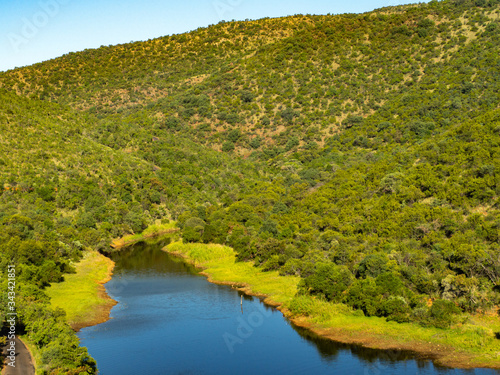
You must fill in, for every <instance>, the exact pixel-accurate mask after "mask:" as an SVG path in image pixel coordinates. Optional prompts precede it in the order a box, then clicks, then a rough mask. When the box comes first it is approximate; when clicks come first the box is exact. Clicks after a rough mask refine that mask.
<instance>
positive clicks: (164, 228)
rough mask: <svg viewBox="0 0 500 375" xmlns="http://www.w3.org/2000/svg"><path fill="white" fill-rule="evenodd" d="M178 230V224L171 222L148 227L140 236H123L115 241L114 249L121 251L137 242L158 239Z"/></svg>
mask: <svg viewBox="0 0 500 375" xmlns="http://www.w3.org/2000/svg"><path fill="white" fill-rule="evenodd" d="M177 230H178V228H176V222H175V221H171V222H169V223H167V224H153V225H150V226H148V227H147V228H146V229H145V230H144V231H143V232H142V233H138V234H129V235H126V236H123V237H121V238H117V239H115V240H113V243H112V245H111V246H112V247H114V248H115V249H119V248H121V247H124V246H129V245H132V244H134V243H136V242H139V241H143V240H145V239H147V238H151V237H156V236H159V235H161V234H165V233H169V232H175V231H177Z"/></svg>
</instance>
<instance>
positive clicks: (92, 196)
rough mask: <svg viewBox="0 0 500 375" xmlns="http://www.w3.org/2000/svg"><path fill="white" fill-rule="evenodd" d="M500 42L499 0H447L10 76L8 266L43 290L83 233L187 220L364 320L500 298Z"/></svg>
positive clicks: (255, 27) (432, 320)
mask: <svg viewBox="0 0 500 375" xmlns="http://www.w3.org/2000/svg"><path fill="white" fill-rule="evenodd" d="M499 46H500V6H499V3H498V1H496V0H489V1H486V0H485V1H483V0H481V1H480V0H477V1H468V0H459V1H450V0H447V1H441V2H436V1H431V2H430V3H428V4H419V5H408V6H401V7H389V8H383V9H379V10H376V11H373V12H370V13H366V14H361V15H352V14H350V15H335V16H333V15H326V16H293V17H286V18H279V19H263V20H258V21H247V22H230V23H227V22H223V23H219V24H217V25H213V26H210V27H208V28H203V29H198V30H196V31H193V32H191V33H188V34H182V35H174V36H169V37H164V38H159V39H155V40H150V41H147V42H142V43H131V44H125V45H120V46H109V47H101V48H100V49H97V50H87V51H83V52H80V53H72V54H69V55H66V56H63V57H61V58H59V59H55V60H51V61H47V62H44V63H40V64H36V65H33V66H30V67H25V68H21V69H15V70H12V71H9V72H6V73H1V74H0V86H1V87H2V89H1V90H2V91H0V96H1V98H0V99H1V100H0V126H1V127H2V132H1V134H0V142H1V145H2V147H1V149H0V165H1V167H2V168H1V169H0V186H1V184H2V183H3V191H2V195H1V196H0V205H1V207H2V209H1V210H0V223H1V225H2V226H3V230H2V232H1V233H2V234H1V235H0V246H1V248H2V251H1V256H2V262H3V263H4V264H7V262H9V261H10V260H11V258H12V257H13V258H14V261H15V262H16V264H19V265H20V266H19V269H20V278H21V280H22V284H24V283H25V284H26V285H27V287H26V296H28V295H30V294H31V295H37V296H38V297H37V298H39V299H40V301H42V300H43V301H45V300H46V299H45V297H43V293H42V292H41V290H42V289H41V288H43V287H44V285H46V284H47V283H48V282H51V281H56V280H58V279H60V277H61V273H63V272H66V271H67V270H68V269H69V268H70V267H69V266H68V261H69V260H70V259H77V258H78V257H79V254H80V251H81V249H82V248H83V247H85V246H89V247H94V248H98V249H106V248H107V246H108V245H109V240H110V239H111V238H113V237H116V236H120V235H122V234H124V233H130V232H134V231H135V232H137V231H140V230H142V229H143V228H145V226H146V225H148V224H151V223H153V222H154V221H155V220H162V219H163V220H165V219H175V220H177V221H178V223H179V225H180V227H181V228H182V235H183V238H184V240H185V241H190V242H200V241H201V242H207V243H209V242H217V243H222V244H227V245H230V246H232V247H233V248H234V249H235V250H236V252H237V253H238V257H239V259H251V260H253V261H254V262H255V263H256V264H257V265H261V266H262V267H263V268H264V269H265V270H279V272H281V273H282V274H292V275H298V276H301V277H302V278H303V281H302V282H301V284H300V291H299V292H300V293H305V294H313V295H317V296H320V297H321V298H323V299H325V300H328V301H334V302H341V303H345V304H347V305H349V306H351V307H353V308H355V309H359V310H361V311H363V313H364V314H366V315H377V316H385V317H387V318H388V319H390V320H395V321H398V322H404V321H412V322H415V323H417V324H421V325H424V326H427V325H435V326H438V327H447V326H450V325H452V324H456V323H457V322H459V318H458V317H459V316H460V314H463V313H470V312H477V311H489V312H494V311H495V309H496V306H497V305H498V303H499V302H500V301H499V297H500V295H499V293H498V292H499V289H498V288H499V277H500V258H499V255H498V254H499V250H500V249H499V245H498V236H499V227H500V212H499V207H498V195H499V192H500V185H499V181H498V178H499V171H500V162H499V155H498V151H499V150H498V147H499V144H500V112H499V103H500V94H499V93H500V90H499V89H500V59H499V56H500V53H499V52H500V51H499ZM33 248H35V249H39V256H35V255H32V254H35V253H36V252H34V251H33V250H29V251H28V249H33ZM23 249H25V250H26V251H25V252H23V251H24V250H23ZM37 251H38V250H37ZM4 268H5V267H4ZM40 303H42V302H40ZM56 315H57V314H56ZM54 319H55V318H54ZM33 332H36V329H35V328H33ZM485 332H486V333H484V334H485V335H490V336H492V335H493V332H490V331H485ZM48 342H50V339H47V340H46V341H43V342H42V341H40V346H41V347H46V345H47V343H48ZM75 350H77V349H75ZM47 363H50V361H49V360H48V361H47Z"/></svg>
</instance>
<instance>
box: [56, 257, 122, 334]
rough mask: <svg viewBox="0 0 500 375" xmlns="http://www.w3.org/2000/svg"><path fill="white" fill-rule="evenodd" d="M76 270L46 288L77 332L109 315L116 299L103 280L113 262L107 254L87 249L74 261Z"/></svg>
mask: <svg viewBox="0 0 500 375" xmlns="http://www.w3.org/2000/svg"><path fill="white" fill-rule="evenodd" d="M75 267H76V273H74V274H66V275H64V278H65V280H64V281H63V282H61V283H54V284H52V285H51V286H50V287H49V288H47V294H48V295H49V297H50V300H51V305H52V306H53V307H60V308H62V309H63V310H64V311H65V312H66V321H67V323H68V324H69V326H70V327H71V328H72V329H73V330H74V331H76V332H78V331H79V330H81V329H82V328H85V327H91V326H94V325H97V324H100V323H104V322H106V321H108V320H109V319H111V317H110V312H111V309H112V308H113V306H115V305H116V304H117V303H118V302H117V301H115V300H114V299H112V298H111V297H110V296H109V295H108V294H107V292H106V289H105V287H104V284H105V283H107V282H108V281H110V280H111V278H112V275H113V269H114V267H115V263H114V262H113V261H112V260H111V259H110V258H108V257H106V256H104V255H102V254H100V253H98V252H96V251H89V252H87V253H86V254H85V256H84V257H83V258H82V259H81V260H80V261H79V262H78V263H76V264H75Z"/></svg>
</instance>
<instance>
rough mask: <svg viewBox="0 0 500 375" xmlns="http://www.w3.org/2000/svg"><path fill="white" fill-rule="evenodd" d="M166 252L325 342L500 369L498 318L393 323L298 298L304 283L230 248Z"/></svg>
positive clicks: (182, 247) (179, 247)
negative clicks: (240, 257)
mask: <svg viewBox="0 0 500 375" xmlns="http://www.w3.org/2000/svg"><path fill="white" fill-rule="evenodd" d="M164 250H165V251H167V252H168V253H170V254H174V255H177V256H180V257H182V258H184V259H185V261H186V262H188V263H190V264H193V265H194V266H196V267H198V268H201V269H203V271H202V272H201V273H202V274H204V275H205V276H207V277H208V281H210V282H213V283H217V284H225V285H231V286H233V287H236V288H238V289H239V290H242V291H243V292H245V293H247V294H251V295H256V296H259V297H263V298H264V302H265V303H267V304H269V305H272V306H275V307H277V308H278V309H279V310H280V311H281V312H282V313H283V314H284V315H285V316H286V317H287V318H289V319H290V320H291V321H292V322H293V323H294V324H296V325H298V326H301V327H305V328H308V329H309V330H311V331H313V332H314V333H316V334H318V335H320V336H322V337H326V338H329V339H332V340H335V341H339V342H343V343H348V344H359V345H363V346H366V347H370V348H374V349H391V350H405V351H412V352H414V353H415V354H416V356H417V357H419V358H426V359H432V360H433V361H434V362H435V363H437V364H439V365H442V366H449V367H457V368H474V367H489V368H500V340H498V339H497V338H496V333H497V332H500V319H499V318H498V317H496V316H479V315H478V316H470V315H467V316H466V315H464V316H463V319H462V323H460V324H457V325H455V326H454V327H452V328H451V329H446V330H444V329H438V328H424V327H422V326H420V325H417V324H410V323H402V324H400V323H396V322H387V321H386V320H385V319H384V318H378V317H365V316H363V315H362V314H359V312H357V311H352V310H351V309H350V308H349V307H347V306H345V305H342V304H332V303H329V302H325V301H321V300H318V299H315V298H313V297H310V296H299V297H297V296H296V291H297V284H298V282H299V280H300V278H298V277H294V276H280V275H279V274H278V272H276V271H271V272H263V271H262V270H260V269H258V268H255V267H253V265H252V263H250V262H236V256H235V253H234V251H233V250H232V249H231V248H229V247H227V246H222V245H214V244H209V245H206V244H183V243H181V242H174V243H171V244H169V245H167V246H166V247H165V248H164ZM389 353H390V352H389Z"/></svg>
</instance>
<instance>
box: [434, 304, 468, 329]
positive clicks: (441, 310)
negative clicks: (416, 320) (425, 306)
mask: <svg viewBox="0 0 500 375" xmlns="http://www.w3.org/2000/svg"><path fill="white" fill-rule="evenodd" d="M460 312H461V310H460V309H459V308H458V307H457V306H455V304H454V303H453V302H451V301H446V300H444V299H437V300H435V301H434V302H433V303H432V306H431V308H430V310H429V313H430V314H429V315H430V321H429V322H430V324H432V325H433V326H435V327H438V328H449V327H450V326H451V324H452V323H453V322H454V320H455V315H456V314H459V313H460Z"/></svg>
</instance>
